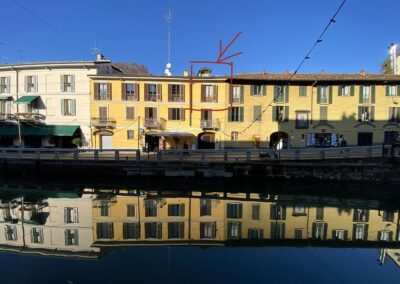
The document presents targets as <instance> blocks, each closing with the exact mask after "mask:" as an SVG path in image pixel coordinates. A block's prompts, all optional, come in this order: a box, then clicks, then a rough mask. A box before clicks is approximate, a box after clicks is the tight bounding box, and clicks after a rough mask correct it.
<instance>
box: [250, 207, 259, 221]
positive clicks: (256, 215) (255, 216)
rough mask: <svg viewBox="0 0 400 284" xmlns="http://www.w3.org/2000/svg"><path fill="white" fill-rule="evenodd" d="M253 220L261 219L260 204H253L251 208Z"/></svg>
mask: <svg viewBox="0 0 400 284" xmlns="http://www.w3.org/2000/svg"><path fill="white" fill-rule="evenodd" d="M251 219H252V220H259V219H260V204H253V205H252V206H251Z"/></svg>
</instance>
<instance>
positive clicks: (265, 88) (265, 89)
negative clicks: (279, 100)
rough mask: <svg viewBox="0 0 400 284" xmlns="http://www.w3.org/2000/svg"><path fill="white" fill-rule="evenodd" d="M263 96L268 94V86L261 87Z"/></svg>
mask: <svg viewBox="0 0 400 284" xmlns="http://www.w3.org/2000/svg"><path fill="white" fill-rule="evenodd" d="M261 94H262V95H263V96H265V95H266V94H267V86H266V85H262V86H261Z"/></svg>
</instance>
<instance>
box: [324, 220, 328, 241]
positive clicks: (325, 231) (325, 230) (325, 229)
mask: <svg viewBox="0 0 400 284" xmlns="http://www.w3.org/2000/svg"><path fill="white" fill-rule="evenodd" d="M327 237H328V223H324V240H326V238H327Z"/></svg>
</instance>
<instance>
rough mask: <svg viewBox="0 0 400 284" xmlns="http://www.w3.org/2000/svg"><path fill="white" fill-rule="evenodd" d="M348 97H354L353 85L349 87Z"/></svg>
mask: <svg viewBox="0 0 400 284" xmlns="http://www.w3.org/2000/svg"><path fill="white" fill-rule="evenodd" d="M350 96H352V97H354V85H351V86H350Z"/></svg>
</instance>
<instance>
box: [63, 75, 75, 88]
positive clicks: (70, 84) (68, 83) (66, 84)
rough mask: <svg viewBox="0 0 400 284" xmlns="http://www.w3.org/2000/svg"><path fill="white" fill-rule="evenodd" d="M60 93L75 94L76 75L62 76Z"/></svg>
mask: <svg viewBox="0 0 400 284" xmlns="http://www.w3.org/2000/svg"><path fill="white" fill-rule="evenodd" d="M60 91H61V92H75V75H61V76H60Z"/></svg>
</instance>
